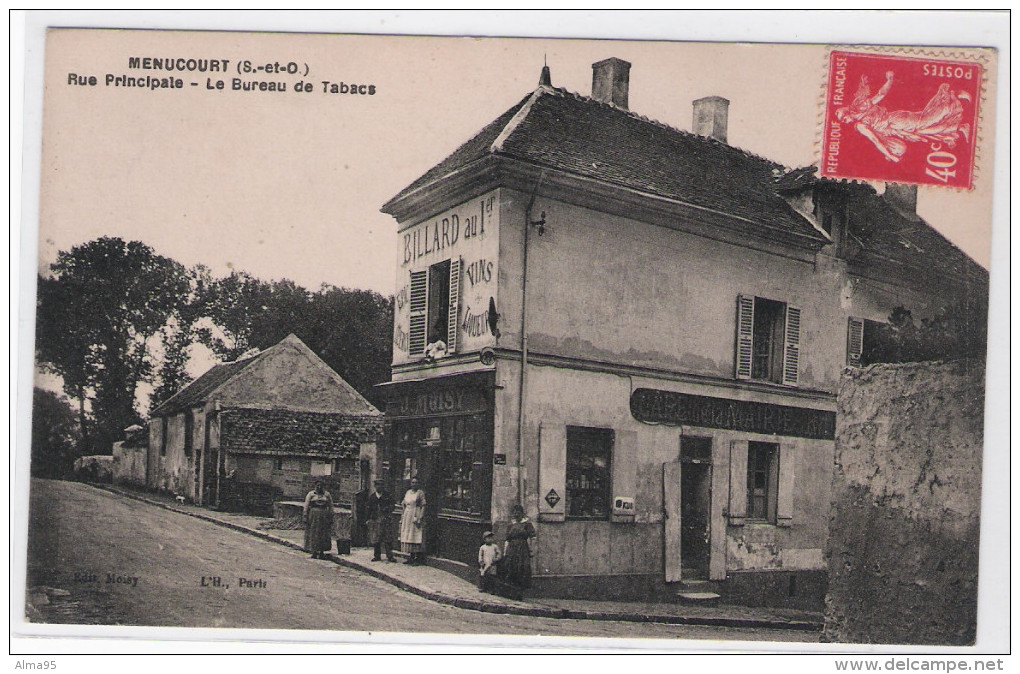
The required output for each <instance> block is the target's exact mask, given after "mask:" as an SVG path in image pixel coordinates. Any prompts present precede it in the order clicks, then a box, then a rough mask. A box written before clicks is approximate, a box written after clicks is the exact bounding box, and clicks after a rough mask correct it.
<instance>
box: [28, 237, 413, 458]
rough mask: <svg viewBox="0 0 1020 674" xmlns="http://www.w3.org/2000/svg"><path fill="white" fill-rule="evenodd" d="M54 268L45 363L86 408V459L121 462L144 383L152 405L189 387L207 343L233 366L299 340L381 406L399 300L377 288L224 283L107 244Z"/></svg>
mask: <svg viewBox="0 0 1020 674" xmlns="http://www.w3.org/2000/svg"><path fill="white" fill-rule="evenodd" d="M51 272H52V273H51V274H49V275H41V276H40V277H39V292H38V300H37V312H38V313H37V327H36V356H37V360H38V363H39V366H40V367H41V368H43V369H44V370H47V371H49V372H52V373H54V374H56V375H59V376H60V378H61V380H62V382H63V387H64V392H65V393H66V394H67V395H68V396H69V397H70V398H71V399H72V400H73V401H74V402H75V406H76V408H77V410H76V415H77V425H78V435H77V438H76V442H77V443H78V445H79V447H78V453H79V455H83V454H109V453H110V451H111V447H112V443H113V442H115V441H116V440H120V439H123V429H125V428H126V427H127V426H129V425H131V424H133V423H138V422H140V421H141V417H140V414H139V412H140V410H139V406H138V392H139V385H140V384H143V383H144V384H148V385H151V386H152V391H153V392H152V395H151V398H150V401H149V402H150V405H157V404H159V403H160V402H162V401H164V400H166V399H167V398H169V397H170V396H172V395H173V394H174V393H176V392H177V391H179V390H180V389H181V388H183V387H184V386H185V385H187V383H188V382H189V381H190V378H189V376H188V375H187V365H188V362H189V359H190V357H191V354H192V352H193V350H194V348H195V347H196V346H198V345H203V346H205V347H207V348H208V349H210V350H211V351H212V352H213V353H214V354H215V355H216V356H217V357H218V358H220V359H222V360H224V361H229V360H234V359H236V358H238V357H240V356H241V355H242V354H244V353H246V352H248V351H250V350H252V349H259V350H261V349H266V348H268V347H270V346H272V345H274V344H276V343H278V342H279V341H280V340H282V339H283V338H284V337H286V336H287V335H288V334H290V333H294V334H296V335H297V336H298V337H299V338H300V339H301V340H302V341H304V342H305V343H306V344H307V345H308V346H309V348H311V349H312V350H313V351H314V352H315V353H317V354H318V355H319V356H320V357H321V358H322V359H323V360H324V361H325V362H326V363H327V364H328V365H329V366H330V367H332V368H333V369H334V370H336V371H337V372H338V373H339V374H340V376H341V377H343V378H344V379H345V380H347V381H348V382H349V383H350V384H351V385H352V386H354V387H355V388H356V389H357V390H358V391H359V392H361V393H362V394H363V395H364V396H365V397H367V398H368V399H369V400H371V401H373V402H377V401H378V397H377V395H376V394H375V392H374V386H375V385H376V384H378V383H380V382H383V381H387V380H388V379H389V372H390V369H389V368H390V360H391V353H392V352H391V341H392V330H393V327H392V326H393V302H392V299H391V298H386V297H383V296H382V295H380V294H379V293H376V292H371V291H366V290H355V289H347V288H337V287H335V286H329V285H323V286H322V287H321V288H319V289H318V290H317V291H315V292H310V291H308V290H307V289H305V288H303V287H301V286H299V285H297V284H295V283H294V282H293V281H289V280H286V279H284V280H280V281H264V280H261V279H258V278H255V277H253V276H251V275H250V274H247V273H244V272H238V271H235V272H233V273H231V274H230V275H229V276H226V277H223V278H216V277H214V276H213V275H212V274H211V273H210V271H209V270H208V269H207V268H206V267H204V266H202V265H198V266H196V267H194V268H192V269H186V268H185V267H183V266H182V265H180V264H179V263H177V262H175V261H173V260H171V259H169V258H165V257H162V256H160V255H157V254H156V253H155V252H154V251H153V250H152V249H151V248H149V247H148V246H146V245H145V244H143V243H140V242H137V241H131V242H124V241H122V240H121V239H116V238H107V237H104V238H100V239H96V240H94V241H90V242H88V243H86V244H83V245H81V246H77V247H75V248H72V249H71V250H70V251H66V252H65V251H61V252H60V254H59V255H58V258H57V262H56V263H54V264H53V265H52V266H51Z"/></svg>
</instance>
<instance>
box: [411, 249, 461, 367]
mask: <svg viewBox="0 0 1020 674" xmlns="http://www.w3.org/2000/svg"><path fill="white" fill-rule="evenodd" d="M461 267H462V265H461V260H460V258H457V259H455V260H444V261H442V262H437V263H436V264H434V265H432V266H431V267H429V268H428V269H426V270H422V271H413V272H411V293H410V295H411V296H410V298H409V299H410V301H409V305H410V306H409V311H410V317H409V326H408V332H409V334H408V352H409V354H410V355H412V356H422V355H425V354H426V353H428V354H429V355H436V354H438V356H437V357H441V356H444V355H449V354H452V353H454V352H456V350H457V319H458V313H459V311H460V287H461V280H460V277H461Z"/></svg>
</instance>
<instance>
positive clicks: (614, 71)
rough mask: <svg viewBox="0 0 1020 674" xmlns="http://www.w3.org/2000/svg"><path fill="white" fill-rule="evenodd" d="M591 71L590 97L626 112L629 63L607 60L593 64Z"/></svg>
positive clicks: (620, 60)
mask: <svg viewBox="0 0 1020 674" xmlns="http://www.w3.org/2000/svg"><path fill="white" fill-rule="evenodd" d="M591 71H592V73H591V97H592V98H594V99H595V100H597V101H602V102H603V103H612V104H613V105H615V106H616V107H618V108H623V109H624V110H626V109H627V94H628V92H629V90H630V63H628V62H626V61H624V60H623V59H618V58H608V59H606V60H605V61H599V62H598V63H593V64H592V65H591Z"/></svg>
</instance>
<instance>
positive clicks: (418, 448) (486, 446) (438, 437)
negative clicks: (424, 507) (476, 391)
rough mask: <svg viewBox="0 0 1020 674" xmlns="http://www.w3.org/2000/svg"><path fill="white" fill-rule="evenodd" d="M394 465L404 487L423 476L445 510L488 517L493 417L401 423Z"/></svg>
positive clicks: (396, 427)
mask: <svg viewBox="0 0 1020 674" xmlns="http://www.w3.org/2000/svg"><path fill="white" fill-rule="evenodd" d="M393 430H394V440H395V442H394V445H393V449H394V455H393V460H394V465H395V466H399V469H398V471H399V472H398V474H395V476H399V477H403V480H404V483H403V484H398V485H397V488H396V491H395V492H394V493H397V492H399V493H400V494H403V490H404V488H405V486H406V480H409V479H410V478H411V476H412V475H418V477H419V480H421V482H422V487H423V488H424V489H425V493H426V497H427V498H428V499H429V503H431V504H434V505H435V507H437V508H439V509H440V510H441V511H444V512H448V511H452V512H454V513H457V514H465V515H471V516H482V515H483V514H488V512H489V510H490V492H491V489H492V441H491V438H492V419H491V417H490V416H489V415H487V414H472V415H467V416H455V417H443V418H434V419H415V420H407V421H400V422H396V423H395V424H394V426H393Z"/></svg>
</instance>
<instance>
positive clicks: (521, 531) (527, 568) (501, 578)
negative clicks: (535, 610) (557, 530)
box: [478, 505, 535, 599]
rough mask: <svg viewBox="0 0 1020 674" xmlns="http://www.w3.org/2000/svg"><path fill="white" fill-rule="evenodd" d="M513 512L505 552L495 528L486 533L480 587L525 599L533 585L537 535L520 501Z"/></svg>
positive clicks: (480, 561)
mask: <svg viewBox="0 0 1020 674" xmlns="http://www.w3.org/2000/svg"><path fill="white" fill-rule="evenodd" d="M510 515H511V522H510V526H509V528H508V529H507V532H506V541H505V542H504V543H503V551H502V552H500V549H499V546H497V545H496V544H495V542H494V539H495V537H494V536H493V533H492V532H491V531H486V532H485V534H484V536H483V537H482V538H483V541H484V542H483V543H482V546H481V547H480V548H479V549H478V572H479V578H478V589H479V590H481V591H482V592H493V591H497V589H498V590H501V593H502V594H506V595H507V596H509V597H510V598H512V599H521V598H522V597H523V596H524V591H525V590H526V589H528V588H530V587H531V559H532V558H533V557H534V556H535V552H534V550H532V548H531V541H532V540H533V539H534V538H535V526H534V525H533V524H532V523H531V521H530V520H529V519H528V518H527V517H525V515H524V508H523V507H522V506H520V505H515V506H514V507H513V508H512V509H511V511H510Z"/></svg>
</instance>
